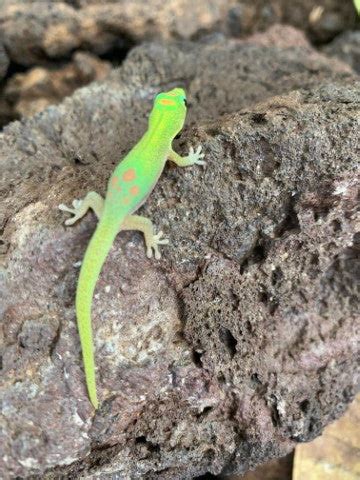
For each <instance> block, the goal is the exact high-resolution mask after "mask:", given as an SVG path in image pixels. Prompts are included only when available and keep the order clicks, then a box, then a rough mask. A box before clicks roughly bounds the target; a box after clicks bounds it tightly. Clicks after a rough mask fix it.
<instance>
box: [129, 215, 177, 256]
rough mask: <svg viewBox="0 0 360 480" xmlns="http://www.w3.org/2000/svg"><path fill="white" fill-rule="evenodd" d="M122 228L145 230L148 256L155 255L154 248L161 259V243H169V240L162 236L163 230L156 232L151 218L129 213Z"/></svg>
mask: <svg viewBox="0 0 360 480" xmlns="http://www.w3.org/2000/svg"><path fill="white" fill-rule="evenodd" d="M120 230H139V231H140V232H143V234H144V237H145V245H146V256H147V257H148V258H151V257H152V255H153V250H154V254H155V258H156V259H157V260H159V258H160V257H161V254H160V252H159V247H158V246H159V245H166V244H167V243H169V240H168V239H166V238H162V236H163V232H159V233H158V234H156V235H155V234H154V225H153V223H152V221H151V220H149V219H148V218H145V217H141V216H140V215H128V216H127V217H125V220H124V221H123V223H122V225H121V228H120Z"/></svg>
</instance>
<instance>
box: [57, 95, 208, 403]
mask: <svg viewBox="0 0 360 480" xmlns="http://www.w3.org/2000/svg"><path fill="white" fill-rule="evenodd" d="M185 116H186V95H185V91H184V90H183V89H182V88H174V89H173V90H170V91H169V92H163V93H159V94H158V95H157V96H156V98H155V101H154V106H153V109H152V111H151V113H150V117H149V125H148V129H147V131H146V133H145V134H144V136H143V137H142V138H141V140H140V141H139V142H138V143H137V144H136V145H135V147H134V148H133V149H132V150H131V151H130V152H129V153H128V154H127V155H126V157H125V158H124V159H123V160H122V161H121V162H120V163H119V165H118V166H117V167H116V168H115V170H114V172H113V174H112V175H111V177H110V180H109V183H108V188H107V193H106V197H105V199H103V198H102V197H101V196H100V195H99V194H98V193H96V192H89V193H88V194H87V195H86V197H85V198H84V199H83V200H82V201H79V200H74V201H73V207H74V208H69V207H67V206H66V205H63V204H61V205H59V209H60V210H63V211H65V212H69V213H71V214H73V215H74V216H73V217H72V218H70V219H68V220H66V221H65V225H72V224H74V223H75V222H76V221H77V220H79V219H80V218H82V217H83V216H84V215H85V214H86V212H87V211H88V209H89V208H91V209H92V210H93V211H94V212H95V214H96V216H97V217H98V219H99V222H98V225H97V227H96V230H95V232H94V234H93V236H92V238H91V240H90V243H89V245H88V247H87V250H86V252H85V255H84V259H83V262H82V266H81V270H80V275H79V280H78V284H77V290H76V300H75V305H76V317H77V324H78V330H79V335H80V343H81V349H82V355H83V363H84V370H85V379H86V385H87V390H88V394H89V398H90V401H91V403H92V404H93V406H94V408H95V409H97V408H98V406H99V402H98V398H97V393H96V379H95V360H94V346H93V334H92V327H91V306H92V301H93V295H94V290H95V286H96V283H97V280H98V278H99V275H100V272H101V269H102V266H103V264H104V262H105V259H106V257H107V255H108V253H109V251H110V248H111V246H112V244H113V242H114V240H115V237H116V235H117V234H118V233H119V232H120V231H121V230H139V231H141V232H143V234H144V237H145V244H146V254H147V257H148V258H151V257H152V254H153V251H154V254H155V258H156V259H159V258H160V252H159V248H158V246H159V245H164V244H167V243H168V240H167V239H165V238H163V233H162V232H159V233H158V234H157V235H155V234H154V227H153V224H152V222H151V221H150V220H149V219H148V218H145V217H141V216H139V215H133V213H134V212H135V211H136V210H137V209H138V208H139V207H140V206H141V205H142V204H143V203H144V202H145V201H146V199H147V197H148V196H149V195H150V193H151V191H152V190H153V189H154V187H155V185H156V182H157V181H158V179H159V177H160V175H161V172H162V171H163V169H164V166H165V163H166V161H167V160H171V161H173V162H174V163H175V164H176V165H178V166H179V167H187V166H189V165H194V164H199V165H204V164H205V161H204V160H201V159H202V158H203V157H204V154H203V153H201V146H199V147H198V148H197V150H196V151H194V150H193V148H192V147H191V149H190V153H189V155H188V156H186V157H181V156H180V155H178V154H177V153H176V152H174V150H173V149H172V141H173V140H174V138H175V137H176V135H177V134H178V133H179V132H180V130H181V129H182V128H183V126H184V122H185Z"/></svg>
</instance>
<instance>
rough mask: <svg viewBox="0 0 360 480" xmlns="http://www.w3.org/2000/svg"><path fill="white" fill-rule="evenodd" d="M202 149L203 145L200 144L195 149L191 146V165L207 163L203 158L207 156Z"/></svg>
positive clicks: (189, 159) (189, 157)
mask: <svg viewBox="0 0 360 480" xmlns="http://www.w3.org/2000/svg"><path fill="white" fill-rule="evenodd" d="M201 151H202V146H201V145H199V146H198V147H197V149H196V150H195V151H194V149H193V147H190V151H189V155H188V156H187V159H188V161H189V165H206V162H205V160H201V159H202V158H204V156H205V155H204V154H203V153H201Z"/></svg>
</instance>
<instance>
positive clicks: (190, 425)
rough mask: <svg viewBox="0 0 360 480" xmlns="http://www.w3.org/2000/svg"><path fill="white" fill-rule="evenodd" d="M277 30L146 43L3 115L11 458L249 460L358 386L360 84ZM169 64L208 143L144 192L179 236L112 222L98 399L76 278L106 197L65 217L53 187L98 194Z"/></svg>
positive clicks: (2, 461) (101, 474)
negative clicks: (156, 240) (124, 228)
mask: <svg viewBox="0 0 360 480" xmlns="http://www.w3.org/2000/svg"><path fill="white" fill-rule="evenodd" d="M80 3H81V4H83V5H84V8H96V5H95V3H94V4H93V5H92V4H91V2H80ZM185 3H186V2H185ZM305 3H306V2H305ZM19 5H20V4H19ZM23 5H26V4H25V3H24V4H23ZM60 5H61V4H59V3H54V4H53V7H52V8H60ZM23 8H25V6H24V7H23ZM26 8H28V6H26ZM61 8H64V12H65V13H64V15H65V14H66V9H69V8H72V7H70V6H69V5H63V6H62V7H61ZM19 18H21V17H19ZM272 35H273V34H272ZM271 38H272V42H271V45H268V43H270V42H266V39H265V40H264V38H262V39H261V40H260V41H257V43H256V40H255V39H254V40H253V42H249V43H244V42H243V41H241V42H238V41H235V40H225V39H221V38H220V39H219V38H212V39H209V40H208V42H202V43H201V42H200V43H190V42H186V43H177V44H163V43H149V44H144V45H143V46H141V47H138V48H135V49H133V50H132V52H131V53H130V54H129V56H128V58H127V59H126V61H125V62H124V64H123V65H122V67H121V68H120V69H117V70H114V71H113V72H112V73H111V74H110V75H109V76H108V77H107V78H106V79H105V80H104V81H102V82H98V83H94V84H92V85H90V86H89V87H86V88H83V89H81V90H78V91H77V92H76V93H75V94H73V96H72V97H69V98H67V99H66V100H65V101H64V102H63V103H62V104H60V105H58V106H53V107H49V108H48V109H46V110H45V111H44V112H41V113H39V114H37V115H36V116H34V117H33V118H30V119H27V120H24V121H22V122H14V123H12V124H10V125H9V126H7V127H5V129H4V132H3V133H2V135H1V136H0V156H1V164H0V168H1V172H0V182H1V183H0V192H1V195H2V202H1V211H0V229H1V231H3V240H2V245H1V248H2V252H3V259H4V268H3V269H2V270H1V271H0V281H1V285H0V295H1V296H2V298H1V302H0V305H1V307H2V311H1V312H0V313H1V314H2V323H1V331H0V333H1V337H0V338H1V339H2V346H1V356H2V372H1V373H2V377H1V391H0V395H1V405H2V410H1V416H0V445H1V447H0V448H1V449H2V452H1V453H2V455H1V456H0V477H1V478H3V479H4V480H6V479H8V478H9V479H10V478H15V477H18V478H36V479H37V478H41V479H55V478H68V479H79V478H84V479H90V478H101V479H114V478H119V479H128V478H130V479H149V480H150V479H155V478H156V479H192V478H194V477H196V476H200V475H203V474H205V473H206V472H211V473H213V474H218V473H220V472H225V473H226V472H227V473H231V472H238V473H241V472H245V471H247V470H248V469H250V468H253V467H254V466H256V465H257V464H260V463H262V462H264V461H266V460H267V459H269V458H271V457H276V456H282V455H285V454H286V453H288V452H290V451H291V450H292V449H293V448H294V446H295V445H296V442H302V441H307V440H310V439H312V438H314V437H315V436H317V435H318V434H319V433H320V432H321V430H322V428H323V427H324V426H325V425H326V424H327V423H329V422H330V421H331V420H333V419H334V418H336V417H337V416H339V415H340V414H341V413H342V412H343V411H344V409H345V408H346V405H347V404H348V402H349V401H350V400H351V399H352V398H353V396H354V394H355V391H356V386H357V383H358V380H359V370H358V367H359V365H358V360H357V358H358V355H359V338H360V332H359V316H358V315H359V312H358V298H359V292H358V291H357V285H358V282H357V279H358V276H359V265H358V264H357V263H356V262H357V261H358V257H359V233H358V230H359V217H357V216H356V215H357V213H356V205H357V202H358V178H357V166H358V158H359V139H358V137H359V118H360V84H359V82H358V79H357V77H356V74H355V73H353V72H352V71H351V69H350V67H349V66H348V65H345V64H342V63H341V62H340V61H335V60H334V61H330V60H329V59H328V58H327V57H325V56H323V55H320V54H318V53H316V52H315V51H314V50H313V49H311V48H310V47H309V46H308V45H306V43H305V42H304V45H302V46H300V47H290V48H285V47H284V45H283V40H282V39H280V40H281V41H280V40H279V42H280V43H279V45H278V46H277V42H276V38H275V37H274V35H273V36H272V37H271ZM19 55H20V53H19ZM175 85H183V86H185V87H186V89H187V91H188V96H189V104H190V109H189V116H188V121H187V127H186V128H185V130H184V131H183V133H182V134H181V137H180V138H179V139H178V140H177V144H176V149H177V151H179V152H180V153H182V154H185V153H186V152H187V150H188V149H189V147H190V146H191V145H193V146H196V145H197V144H202V145H203V148H204V151H205V153H206V159H207V162H208V165H207V167H206V168H202V167H198V168H189V169H177V168H175V167H173V166H170V165H169V166H168V167H167V168H166V171H165V173H164V175H163V176H162V177H161V179H160V181H159V183H158V185H157V187H156V189H155V191H154V192H153V194H152V195H151V197H150V198H149V200H148V202H147V203H146V205H145V206H144V207H143V208H142V209H141V210H142V211H141V214H144V215H145V216H148V217H150V218H152V219H153V221H154V222H155V224H156V225H157V227H158V228H159V229H160V228H161V229H162V230H163V231H164V232H166V234H167V235H168V236H169V238H170V241H171V243H170V245H169V246H167V247H164V248H163V249H162V253H163V258H162V259H161V261H158V262H157V261H154V260H148V259H146V257H145V255H144V246H143V240H142V238H141V236H140V235H138V234H136V233H123V234H122V235H120V236H119V238H118V239H117V240H116V241H115V243H114V246H113V248H112V250H111V252H110V254H109V257H108V259H107V261H106V264H105V266H104V268H103V271H102V274H101V278H100V280H99V282H98V285H97V290H96V295H95V299H94V308H93V328H94V332H95V342H96V360H97V365H98V389H99V395H100V398H101V399H102V406H101V409H100V410H99V411H98V412H97V413H96V414H95V415H94V412H93V410H92V408H91V406H90V404H89V401H88V399H87V395H86V391H85V387H84V378H83V372H82V364H81V357H80V346H79V341H78V336H77V330H76V324H75V315H74V292H75V286H76V281H77V276H78V272H79V261H81V259H82V255H83V253H84V250H85V248H86V245H87V242H88V240H89V238H90V236H91V233H92V231H93V230H94V227H95V219H94V217H93V216H92V215H91V214H89V215H88V216H87V217H86V218H85V219H84V220H83V221H81V222H80V223H79V224H77V225H76V226H74V227H69V228H65V227H64V226H63V225H62V222H63V221H64V219H65V215H64V214H63V213H61V212H60V211H58V210H57V205H58V204H59V203H68V204H69V202H70V201H71V200H72V199H73V198H81V197H83V196H84V194H85V193H86V192H87V191H88V190H96V191H98V192H99V193H101V194H104V191H105V186H106V181H107V178H108V177H109V175H110V173H111V171H112V170H113V168H114V166H115V164H116V163H117V162H118V160H119V158H121V157H122V156H123V155H124V154H125V152H126V151H128V150H129V149H130V148H131V147H132V146H133V144H134V143H135V142H136V140H137V139H138V138H139V136H140V135H141V134H142V133H143V131H144V129H145V128H146V121H147V115H148V113H149V110H150V108H151V102H152V98H153V96H154V94H155V93H156V92H158V91H159V90H163V89H167V88H171V87H173V86H175Z"/></svg>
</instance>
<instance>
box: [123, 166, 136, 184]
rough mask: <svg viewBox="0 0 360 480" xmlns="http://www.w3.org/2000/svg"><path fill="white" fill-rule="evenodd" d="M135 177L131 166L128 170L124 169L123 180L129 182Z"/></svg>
mask: <svg viewBox="0 0 360 480" xmlns="http://www.w3.org/2000/svg"><path fill="white" fill-rule="evenodd" d="M135 177H136V174H135V170H134V169H133V168H129V170H126V172H124V174H123V180H124V182H131V180H134V179H135Z"/></svg>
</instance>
